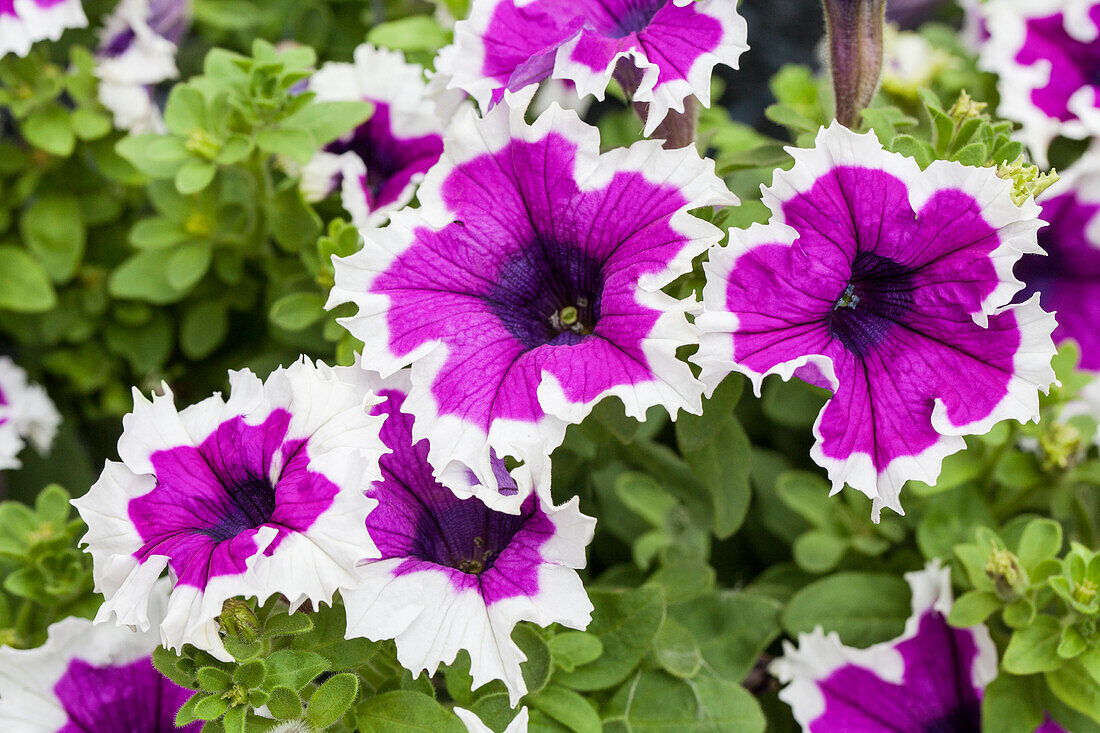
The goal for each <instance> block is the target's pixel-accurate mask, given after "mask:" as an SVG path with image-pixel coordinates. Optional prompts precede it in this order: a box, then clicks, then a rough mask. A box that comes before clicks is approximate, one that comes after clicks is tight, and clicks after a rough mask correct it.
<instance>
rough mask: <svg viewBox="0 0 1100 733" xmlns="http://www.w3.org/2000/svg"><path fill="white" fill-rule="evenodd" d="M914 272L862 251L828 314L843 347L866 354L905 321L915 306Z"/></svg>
mask: <svg viewBox="0 0 1100 733" xmlns="http://www.w3.org/2000/svg"><path fill="white" fill-rule="evenodd" d="M912 289H913V274H912V272H910V270H909V269H908V268H906V267H905V266H903V265H901V264H899V263H897V262H894V261H893V260H891V259H889V258H887V257H883V256H881V255H877V254H875V253H874V252H866V251H862V252H859V253H858V254H857V255H856V257H855V261H854V262H853V263H852V276H851V279H850V280H849V281H848V285H847V287H845V289H844V291H843V292H842V293H841V295H840V297H839V298H837V301H836V303H835V304H834V305H833V310H832V311H831V312H830V313H829V315H828V323H829V331H830V333H831V334H832V335H833V336H834V337H836V338H837V339H839V340H840V342H841V343H842V344H844V347H845V348H847V349H848V350H849V351H851V352H853V353H855V354H864V353H866V352H867V350H868V349H869V348H870V347H872V346H874V345H875V344H878V343H881V342H882V341H883V340H884V339H885V338H886V337H887V335H888V334H889V333H890V328H891V327H892V326H893V325H894V324H897V323H903V322H904V321H905V318H906V316H907V315H908V314H909V312H910V311H911V310H912V307H913V294H912Z"/></svg>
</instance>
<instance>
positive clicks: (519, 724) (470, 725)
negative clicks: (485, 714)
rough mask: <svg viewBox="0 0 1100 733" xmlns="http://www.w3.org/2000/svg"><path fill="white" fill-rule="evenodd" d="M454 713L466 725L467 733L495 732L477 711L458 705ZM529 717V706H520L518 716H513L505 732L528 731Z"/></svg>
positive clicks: (523, 732)
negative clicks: (478, 715)
mask: <svg viewBox="0 0 1100 733" xmlns="http://www.w3.org/2000/svg"><path fill="white" fill-rule="evenodd" d="M454 714H455V715H457V716H458V719H459V720H461V721H462V723H463V725H465V726H466V732H467V733H493V730H492V728H490V727H489V726H487V725H485V724H484V723H482V722H481V718H479V717H477V714H476V713H474V712H472V711H470V710H467V709H466V708H459V707H456V708H454ZM528 717H529V713H528V711H527V708H525V707H523V708H520V709H519V712H518V713H516V717H514V718H512V722H511V723H509V724H508V727H507V728H505V729H504V733H527V720H528Z"/></svg>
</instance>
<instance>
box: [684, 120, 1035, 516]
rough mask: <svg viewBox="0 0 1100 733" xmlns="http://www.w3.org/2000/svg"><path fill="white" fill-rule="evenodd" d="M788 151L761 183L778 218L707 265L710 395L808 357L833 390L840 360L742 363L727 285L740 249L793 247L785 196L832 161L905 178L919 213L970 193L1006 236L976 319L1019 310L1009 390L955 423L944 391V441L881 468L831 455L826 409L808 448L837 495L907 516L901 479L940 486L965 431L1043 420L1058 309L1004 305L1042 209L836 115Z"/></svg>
mask: <svg viewBox="0 0 1100 733" xmlns="http://www.w3.org/2000/svg"><path fill="white" fill-rule="evenodd" d="M787 150H788V152H790V153H791V155H792V156H793V157H794V159H795V165H794V167H793V168H792V169H791V170H789V171H786V172H784V171H776V173H775V179H774V182H773V183H772V185H771V186H770V187H766V188H763V189H762V191H763V197H762V200H763V201H764V203H765V204H766V205H767V206H768V208H769V209H771V211H772V218H771V221H770V222H769V223H768V224H754V225H753V226H751V227H749V228H748V229H747V230H738V229H734V230H731V231H730V239H729V244H728V245H726V246H725V247H716V248H713V249H712V250H711V252H710V260H709V262H707V263H704V265H703V271H704V273H705V275H706V284H705V286H704V287H703V314H702V315H700V316H699V317H698V318H697V319H696V321H695V325H696V326H697V327H698V329H699V331H700V334H701V335H700V347H699V352H698V353H697V354H696V355H695V356H694V357H692V361H693V362H695V363H696V364H698V365H699V366H700V368H701V369H702V373H701V374H700V379H701V380H702V382H703V384H704V385H705V387H706V390H707V391H706V394H708V395H709V394H711V393H712V392H713V391H714V389H715V388H716V387H717V386H718V384H720V383H721V381H722V380H723V379H725V377H726V376H727V375H728V374H729V373H730V372H731V371H737V372H740V373H742V374H744V375H745V376H747V377H748V378H749V379H750V381H751V382H752V384H753V389H754V390H755V392H756V394H757V395H759V394H760V390H761V387H762V385H763V382H764V378H765V377H767V376H769V375H772V374H776V375H779V377H780V378H781V379H783V380H788V379H790V378H791V377H792V376H793V375H794V373H795V372H796V371H797V370H798V369H799V368H801V367H803V366H805V365H807V364H813V365H814V366H816V367H817V368H818V369H819V370H820V371H821V373H822V374H823V375H824V378H825V379H826V381H827V382H828V384H829V385H830V388H831V389H832V390H833V391H835V390H836V389H837V387H838V386H839V384H838V382H837V379H836V376H835V370H834V367H833V364H832V361H831V360H830V359H829V358H827V357H824V356H819V355H807V356H802V357H799V358H797V359H792V360H790V361H787V362H783V363H782V364H778V365H776V366H775V367H774V368H772V369H770V370H768V371H766V372H756V371H754V370H753V369H750V368H749V367H746V366H744V365H743V364H739V363H737V362H736V361H735V360H734V355H733V354H734V351H733V338H732V337H731V334H733V333H735V332H736V331H737V328H738V319H737V316H736V314H733V313H730V312H729V310H728V308H727V304H726V288H727V285H728V283H729V279H730V277H731V276H732V273H733V272H734V271H735V270H736V269H737V262H738V260H739V259H740V258H741V257H742V256H744V255H745V254H746V253H748V252H750V251H751V250H753V249H754V248H756V247H758V246H761V245H766V244H775V243H783V244H788V245H790V244H793V243H794V241H795V240H796V239H797V237H798V233H797V232H796V231H795V230H794V229H793V228H792V227H790V226H789V225H787V224H786V221H785V218H784V215H783V203H784V202H786V201H789V200H791V199H792V198H794V197H795V196H798V195H799V194H801V193H804V192H806V191H809V190H810V189H811V188H812V187H813V185H814V183H815V182H816V181H817V180H818V178H820V177H821V176H823V175H825V174H827V173H828V172H829V171H831V170H833V169H834V168H836V167H838V166H857V167H865V168H867V167H869V168H873V169H875V170H882V171H885V172H887V173H889V174H891V175H893V176H895V177H897V178H898V179H900V180H901V181H903V182H904V183H905V184H906V186H907V188H908V191H909V201H910V205H911V206H912V207H913V210H914V211H917V212H919V211H920V210H921V209H922V208H923V207H924V205H925V204H926V203H927V202H928V200H929V199H930V198H932V196H934V195H935V194H936V192H938V191H942V190H948V189H955V190H959V191H962V192H963V193H966V194H967V195H969V196H971V197H973V198H974V199H975V201H977V203H978V205H979V206H980V207H981V213H982V218H983V219H984V220H985V222H986V223H987V224H988V225H989V226H990V227H991V228H993V229H995V230H997V233H998V236H999V237H1000V238H1001V243H1000V244H999V245H998V246H997V248H996V249H995V250H994V251H993V252H992V253H990V255H989V257H990V260H991V261H992V263H993V266H994V269H995V270H996V272H997V276H998V280H999V284H998V285H997V287H996V288H994V290H993V292H992V293H991V294H990V295H989V296H988V297H986V298H985V299H984V300H983V301H982V303H981V307H980V308H979V310H977V311H975V312H974V313H972V314H971V315H972V317H973V319H974V322H975V323H976V324H978V325H980V326H982V327H985V326H986V325H988V321H989V316H991V315H994V314H997V313H1002V312H1005V311H1013V312H1015V314H1016V318H1017V320H1018V324H1019V328H1020V333H1021V337H1022V343H1021V345H1020V347H1019V349H1018V350H1017V352H1016V355H1015V357H1014V359H1013V365H1014V370H1015V371H1014V375H1013V377H1012V378H1011V379H1010V380H1009V383H1008V385H1007V393H1006V394H1005V397H1004V398H1003V399H1002V400H1001V402H1000V403H998V405H997V406H996V407H994V408H993V410H992V411H991V412H990V413H989V414H988V415H987V416H986V417H985V418H983V419H981V420H977V421H975V422H972V423H968V424H962V425H955V424H953V423H951V421H950V420H948V419H947V416H946V409H945V407H944V405H943V403H942V401H940V400H939V399H937V400H936V406H935V408H934V409H933V414H932V425H933V427H934V428H935V429H936V430H937V432H939V433H940V434H941V436H942V437H941V439H940V440H939V441H937V442H936V443H935V444H933V445H932V446H930V447H928V448H927V449H925V450H924V451H922V452H921V453H918V454H916V455H912V456H901V457H898V458H895V459H894V460H893V461H891V462H890V464H889V465H888V466H887V467H886V468H885V469H884V470H883V471H882V472H881V473H879V472H878V471H876V470H875V467H874V464H873V462H872V460H871V456H870V455H868V454H865V453H853V454H851V455H850V456H848V457H846V458H843V459H837V458H830V457H828V456H826V455H825V454H824V452H823V449H822V443H821V441H822V438H821V432H820V424H821V419H822V418H821V416H820V415H819V416H818V419H817V421H816V422H815V424H814V429H813V432H814V438H815V442H814V445H813V447H812V448H811V451H810V454H811V457H812V458H813V459H814V461H815V462H816V463H817V464H818V465H820V466H823V467H824V468H825V469H826V470H827V472H828V475H829V478H830V480H831V481H832V487H833V488H832V493H833V494H836V493H837V492H839V491H840V490H841V489H843V488H844V485H845V484H846V483H847V484H849V485H850V486H852V487H853V488H855V489H857V490H859V491H861V492H863V493H864V494H866V495H867V496H868V497H870V498H871V499H872V500H873V506H872V516H873V517H874V518H875V520H876V521H877V520H878V517H879V515H880V513H881V511H882V508H883V507H889V508H890V509H893V510H894V511H896V512H897V513H899V514H903V513H904V511H903V510H902V508H901V503H900V500H899V494H900V492H901V488H902V486H904V484H905V482H906V481H908V480H910V479H916V480H918V481H924V482H925V483H929V484H935V482H936V478H937V477H938V476H939V473H940V468H941V465H942V463H943V459H944V458H946V457H947V456H949V455H951V454H952V453H956V452H958V451H959V450H962V449H963V448H964V447H965V442H964V441H963V439H962V437H961V436H964V435H974V434H978V435H980V434H984V433H987V432H989V430H991V429H992V427H993V425H995V424H996V423H998V422H1000V421H1002V420H1007V419H1014V420H1017V421H1019V422H1032V421H1037V420H1038V419H1039V396H1038V392H1039V391H1042V392H1043V393H1044V394H1045V393H1048V391H1049V388H1050V386H1051V385H1052V384H1054V382H1055V379H1054V370H1053V367H1051V365H1050V360H1051V358H1052V357H1053V356H1054V354H1055V353H1056V349H1055V347H1054V342H1053V340H1052V338H1051V333H1052V332H1053V331H1054V328H1055V326H1056V323H1055V320H1054V316H1053V315H1052V314H1049V313H1046V312H1045V311H1043V310H1042V309H1041V308H1040V307H1039V305H1038V297H1037V296H1036V297H1033V298H1032V299H1031V300H1029V301H1027V302H1026V303H1022V304H1018V305H1006V304H1007V303H1008V302H1009V301H1010V300H1011V299H1012V297H1013V296H1014V295H1015V294H1016V293H1017V292H1018V291H1019V290H1020V288H1021V287H1023V284H1022V283H1021V282H1020V281H1019V280H1017V279H1016V277H1015V275H1014V274H1013V267H1014V266H1015V264H1016V262H1017V261H1019V258H1020V257H1021V256H1022V255H1024V254H1042V253H1043V250H1042V249H1041V248H1040V247H1039V245H1038V242H1037V239H1036V232H1037V231H1038V229H1039V228H1040V227H1041V226H1042V225H1043V222H1042V221H1041V220H1039V219H1038V216H1039V213H1040V209H1039V207H1038V205H1037V204H1036V203H1035V202H1034V201H1032V200H1030V199H1029V200H1028V201H1027V202H1025V203H1024V204H1023V205H1022V206H1017V205H1016V204H1014V203H1012V199H1011V197H1010V194H1009V192H1010V184H1009V182H1008V181H1005V180H1002V179H1000V178H998V177H997V176H996V174H995V173H994V172H993V171H992V169H988V168H973V167H969V166H962V165H959V164H957V163H949V162H946V161H936V162H934V163H933V164H932V165H930V166H929V167H928V168H927V169H926V170H924V171H921V170H920V168H919V167H918V166H917V164H916V162H915V161H914V160H913V159H911V158H907V157H905V156H902V155H899V154H897V153H891V152H888V151H886V150H884V149H883V148H882V146H881V144H880V143H879V142H878V139H877V138H876V137H875V136H874V133H865V134H863V135H859V134H856V133H853V132H852V131H850V130H848V129H847V128H846V127H843V126H842V125H839V124H837V123H834V124H833V125H831V126H830V127H828V128H823V129H822V130H821V131H820V132H819V133H818V136H817V140H816V145H815V147H814V148H810V149H800V148H788V149H787ZM822 414H824V411H823V412H822Z"/></svg>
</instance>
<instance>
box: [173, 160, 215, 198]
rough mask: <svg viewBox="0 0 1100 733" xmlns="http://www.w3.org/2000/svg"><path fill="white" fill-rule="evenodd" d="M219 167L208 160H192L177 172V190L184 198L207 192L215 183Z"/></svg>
mask: <svg viewBox="0 0 1100 733" xmlns="http://www.w3.org/2000/svg"><path fill="white" fill-rule="evenodd" d="M217 173H218V166H217V165H215V164H214V163H211V162H210V161H208V160H199V159H197V158H192V159H191V160H188V161H187V162H186V163H184V164H183V165H182V166H180V169H179V170H178V171H176V190H177V191H179V192H180V193H182V194H183V195H184V196H189V195H191V194H195V193H199V192H200V191H204V190H206V187H207V186H209V185H210V184H211V183H212V182H213V181H214V176H215V175H217Z"/></svg>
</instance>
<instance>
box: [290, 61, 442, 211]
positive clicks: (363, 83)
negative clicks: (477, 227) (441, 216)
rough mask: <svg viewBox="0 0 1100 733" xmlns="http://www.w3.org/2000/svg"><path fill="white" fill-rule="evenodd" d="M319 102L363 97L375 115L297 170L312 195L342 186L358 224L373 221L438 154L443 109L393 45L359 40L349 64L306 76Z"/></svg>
mask: <svg viewBox="0 0 1100 733" xmlns="http://www.w3.org/2000/svg"><path fill="white" fill-rule="evenodd" d="M309 90H310V91H312V92H315V93H316V94H317V98H318V99H319V100H322V101H345V100H348V101H366V102H370V103H371V104H373V105H374V114H372V115H371V118H370V119H369V120H367V121H366V122H364V123H363V124H362V125H360V126H359V127H357V128H356V129H354V130H352V131H351V132H349V133H348V134H347V135H345V136H344V137H342V138H340V139H338V140H334V141H333V142H331V143H329V144H328V145H326V146H325V147H324V149H323V150H321V151H320V152H319V153H318V154H317V156H316V157H315V158H314V159H313V160H312V161H311V162H310V163H309V164H308V165H307V166H306V168H305V170H304V171H303V172H302V187H303V189H304V190H305V192H306V194H307V196H309V197H310V198H312V199H322V198H324V197H326V196H328V195H329V194H330V193H331V192H332V191H334V190H335V189H337V188H340V189H341V193H342V197H343V204H344V208H345V209H346V210H347V211H348V213H349V214H351V217H352V220H353V222H354V223H355V225H356V226H358V227H369V226H377V225H378V224H381V223H383V222H385V221H386V219H388V218H389V214H390V213H391V212H393V211H396V210H398V209H400V208H401V207H403V206H404V205H405V204H407V203H409V201H411V200H412V198H413V194H414V193H415V191H416V186H417V184H418V183H420V181H421V179H423V177H424V174H425V173H427V172H428V169H430V168H431V167H432V166H433V165H435V163H436V161H438V160H439V156H440V154H442V152H443V131H444V129H445V127H446V123H447V119H445V114H444V112H445V110H444V109H443V108H441V107H439V106H437V105H436V103H435V101H434V99H433V98H432V97H431V96H430V95H429V94H428V91H427V84H426V82H425V80H424V70H423V69H422V68H421V67H420V66H417V65H416V64H411V63H408V62H407V61H405V56H404V55H403V54H402V53H401V52H400V51H389V50H386V49H378V48H375V47H374V46H372V45H370V44H366V43H365V44H363V45H361V46H359V47H358V48H357V49H355V63H354V64H345V63H328V64H325V65H324V66H322V67H321V68H320V69H319V70H318V71H317V73H316V74H314V75H313V76H312V77H311V78H310V81H309Z"/></svg>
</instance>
